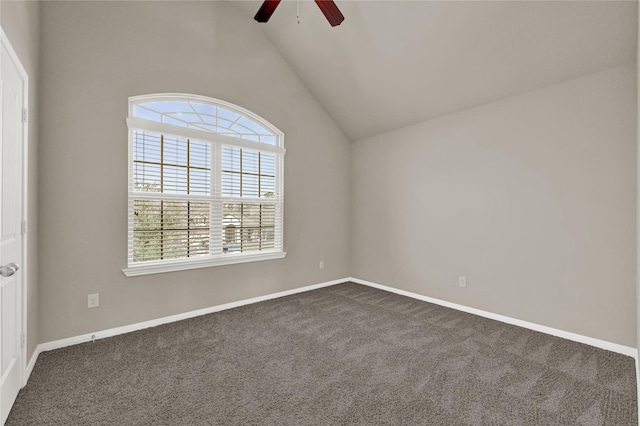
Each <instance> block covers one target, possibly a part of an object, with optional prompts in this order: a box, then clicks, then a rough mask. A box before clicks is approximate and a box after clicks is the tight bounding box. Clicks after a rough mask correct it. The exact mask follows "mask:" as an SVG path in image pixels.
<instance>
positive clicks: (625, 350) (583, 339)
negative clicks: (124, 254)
mask: <svg viewBox="0 0 640 426" xmlns="http://www.w3.org/2000/svg"><path fill="white" fill-rule="evenodd" d="M347 281H352V282H354V283H357V284H362V285H366V286H369V287H373V288H377V289H380V290H385V291H389V292H392V293H396V294H399V295H402V296H407V297H411V298H413V299H418V300H422V301H425V302H429V303H434V304H436V305H441V306H445V307H447V308H452V309H456V310H458V311H462V312H468V313H470V314H474V315H479V316H481V317H485V318H489V319H493V320H496V321H501V322H504V323H507V324H512V325H517V326H519V327H523V328H527V329H530V330H534V331H539V332H541V333H545V334H550V335H553V336H558V337H562V338H564V339H568V340H573V341H575V342H580V343H585V344H587V345H591V346H595V347H597V348H601V349H605V350H608V351H612V352H617V353H620V354H623V355H627V356H631V357H633V358H634V359H635V360H636V369H638V350H637V349H636V348H631V347H629V346H624V345H619V344H617V343H611V342H607V341H605V340H600V339H595V338H592V337H587V336H583V335H580V334H576V333H571V332H568V331H563V330H558V329H555V328H551V327H546V326H543V325H539V324H534V323H531V322H527V321H522V320H519V319H515V318H511V317H507V316H504V315H498V314H494V313H492V312H487V311H483V310H480V309H475V308H470V307H467V306H464V305H459V304H457V303H451V302H447V301H444V300H440V299H435V298H432V297H428V296H423V295H421V294H417V293H412V292H409V291H405V290H400V289H397V288H393V287H388V286H385V285H382V284H376V283H373V282H370V281H365V280H361V279H358V278H353V277H349V278H343V279H338V280H333V281H327V282H324V283H320V284H314V285H309V286H306V287H300V288H296V289H293V290H286V291H281V292H278V293H272V294H267V295H264V296H259V297H254V298H251V299H245V300H240V301H237V302H231V303H225V304H223V305H217V306H211V307H209V308H204V309H198V310H195V311H190V312H184V313H181V314H176V315H171V316H168V317H163V318H157V319H154V320H149V321H143V322H139V323H135V324H130V325H125V326H122V327H116V328H110V329H107V330H101V331H96V332H93V333H87V334H83V335H80V336H75V337H69V338H67V339H60V340H55V341H52V342H46V343H41V344H39V345H38V346H37V347H36V349H35V351H34V352H33V355H32V356H31V359H30V361H29V363H28V365H27V368H26V371H25V380H24V383H25V384H26V382H27V380H28V379H29V376H30V375H31V372H32V371H33V368H34V366H35V364H36V361H37V359H38V356H39V355H40V353H42V352H45V351H51V350H54V349H60V348H64V347H67V346H72V345H77V344H79V343H85V342H90V341H92V340H98V339H104V338H106V337H112V336H117V335H119V334H124V333H130V332H132V331H138V330H143V329H145V328H150V327H156V326H158V325H162V324H167V323H171V322H176V321H181V320H184V319H189V318H194V317H197V316H201V315H206V314H211V313H214V312H220V311H224V310H227V309H232V308H237V307H239V306H244V305H250V304H252V303H258V302H262V301H265V300H271V299H276V298H279V297H284V296H290V295H292V294H297V293H303V292H306V291H310V290H315V289H319V288H323V287H329V286H332V285H336V284H341V283H344V282H347ZM637 371H638V370H637ZM639 395H640V394H639Z"/></svg>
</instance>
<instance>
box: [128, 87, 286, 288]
mask: <svg viewBox="0 0 640 426" xmlns="http://www.w3.org/2000/svg"><path fill="white" fill-rule="evenodd" d="M162 101H189V102H199V103H204V104H209V105H214V106H219V107H222V108H225V109H227V110H230V111H232V112H234V113H237V114H240V115H242V116H244V117H246V118H248V119H250V120H253V121H255V122H256V123H258V124H260V125H261V126H263V127H265V128H266V129H267V130H269V131H271V132H272V133H273V134H274V136H275V137H276V143H275V144H273V145H272V144H269V143H264V142H256V141H252V140H247V139H241V138H235V137H232V136H226V135H223V134H218V133H213V132H207V131H204V130H198V129H193V128H188V127H181V126H175V125H172V124H168V123H160V122H157V121H153V120H147V119H144V118H140V117H134V116H133V113H134V106H135V105H138V104H140V103H146V102H162ZM126 123H127V127H128V157H129V158H128V182H127V205H128V210H129V212H128V215H127V267H126V268H123V269H122V272H123V273H124V275H125V276H127V277H132V276H139V275H148V274H157V273H164V272H175V271H183V270H191V269H199V268H208V267H213V266H222V265H233V264H239V263H247V262H259V261H265V260H274V259H282V258H284V257H285V256H286V255H287V253H286V252H285V251H284V193H283V186H284V154H285V153H286V150H285V148H284V133H283V132H282V131H280V130H279V129H278V128H276V127H275V126H273V125H272V124H271V123H269V122H268V121H267V120H265V119H264V118H262V117H260V116H258V115H257V114H254V113H253V112H251V111H248V110H246V109H244V108H242V107H239V106H237V105H234V104H231V103H229V102H225V101H222V100H219V99H215V98H210V97H205V96H200V95H191V94H179V93H162V94H152V95H142V96H132V97H130V98H129V115H128V117H127V119H126ZM135 131H143V132H144V131H146V132H154V133H161V134H164V135H168V136H175V137H181V138H189V139H197V140H200V141H205V142H210V143H212V148H213V147H215V146H218V149H219V147H220V146H221V145H227V146H234V147H237V148H241V149H248V150H257V151H262V152H270V153H274V154H277V155H278V157H279V160H278V162H279V166H278V165H277V166H276V167H278V168H279V178H278V180H277V182H276V185H277V186H278V187H279V194H280V197H279V202H278V204H279V206H280V221H279V222H280V223H279V229H280V235H279V239H280V247H279V248H275V249H270V250H262V251H256V252H246V253H225V254H223V255H220V256H218V255H213V256H206V257H204V256H203V257H193V258H182V259H171V260H154V261H145V262H130V256H131V250H132V249H133V248H132V246H131V244H132V243H130V239H131V235H132V234H131V233H132V232H133V230H132V226H133V214H132V210H131V209H132V205H133V204H132V203H133V201H132V200H133V199H134V198H132V197H133V196H134V195H133V194H134V191H133V190H132V182H133V160H134V157H133V155H134V153H133V145H134V144H133V135H134V132H135ZM216 172H217V173H220V171H219V170H218V171H216ZM212 191H214V188H212ZM135 194H136V195H135V197H139V196H141V198H146V196H145V193H144V192H142V193H135ZM146 195H149V196H152V197H157V196H158V194H157V193H154V194H153V195H152V194H146ZM165 196H166V198H167V199H170V198H172V194H165ZM165 196H163V198H165ZM212 197H216V201H217V202H220V203H221V204H222V203H224V202H225V201H227V198H226V197H223V196H222V195H221V194H217V196H216V195H215V194H214V192H212V194H211V196H205V197H203V198H205V199H211V198H212ZM178 198H182V197H181V196H178ZM189 198H198V197H197V196H193V195H192V196H190V197H189ZM252 200H254V198H249V197H247V198H245V199H244V200H243V201H242V202H246V203H251V202H252ZM256 200H257V199H256ZM235 202H238V200H237V199H236V200H235ZM219 225H220V226H221V225H222V224H219ZM212 226H214V224H212ZM216 226H217V225H216ZM276 227H278V224H276Z"/></svg>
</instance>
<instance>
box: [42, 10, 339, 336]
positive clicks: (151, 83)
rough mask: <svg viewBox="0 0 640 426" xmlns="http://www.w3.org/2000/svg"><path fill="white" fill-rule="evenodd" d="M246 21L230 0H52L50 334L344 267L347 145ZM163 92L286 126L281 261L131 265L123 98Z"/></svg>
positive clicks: (47, 192) (45, 114)
mask: <svg viewBox="0 0 640 426" xmlns="http://www.w3.org/2000/svg"><path fill="white" fill-rule="evenodd" d="M246 18H247V17H246V16H242V15H241V14H240V12H239V11H238V10H237V9H236V8H235V7H234V6H232V5H229V4H226V3H224V2H175V3H174V2H70V3H69V2H45V3H43V4H42V26H41V31H42V43H41V52H42V56H41V66H42V76H43V78H42V87H41V98H40V101H41V103H42V109H41V111H42V115H41V123H42V129H43V131H42V143H41V147H40V148H41V157H40V158H41V164H40V166H41V167H40V173H41V185H40V236H41V241H40V242H41V246H40V249H41V250H40V253H41V257H40V258H41V262H40V267H41V271H46V274H45V273H43V274H41V295H40V296H41V315H42V318H44V319H46V321H43V323H42V329H41V337H42V338H41V341H43V342H46V341H52V340H55V339H60V338H65V337H70V336H76V335H79V334H83V333H88V332H92V331H98V330H102V329H107V328H111V327H116V326H121V325H126V324H131V323H136V322H140V321H145V320H149V319H153V318H158V317H163V316H167V315H171V314H176V313H181V312H185V311H190V310H195V309H200V308H204V307H209V306H213V305H218V304H222V303H226V302H231V301H237V300H241V299H245V298H250V297H255V296H260V295H265V294H270V293H274V292H278V291H283V290H288V289H293V288H297V287H302V286H305V285H309V284H315V283H320V282H325V281H329V280H333V279H337V278H341V277H346V276H348V274H349V261H350V259H349V253H350V250H349V248H350V247H349V239H348V222H349V171H348V170H349V169H348V167H349V162H350V144H349V142H348V140H347V139H346V138H345V137H344V135H343V134H342V133H341V131H340V130H339V129H338V128H337V127H336V126H335V124H334V123H333V122H332V121H331V119H330V118H329V117H328V116H327V114H326V113H325V111H324V110H323V109H322V107H321V106H320V105H319V104H318V103H317V101H316V100H315V99H314V98H313V97H312V96H311V95H310V94H309V92H308V91H307V90H306V88H305V87H304V86H303V84H302V83H301V82H300V80H299V79H298V78H297V77H296V75H295V74H294V73H293V72H292V71H291V69H290V68H289V66H288V65H287V64H286V63H285V61H284V60H283V59H282V57H281V56H280V54H279V53H278V52H277V51H276V50H275V48H274V47H273V46H272V45H271V44H270V42H269V41H268V40H267V39H266V38H265V37H264V36H263V33H262V31H261V29H260V28H259V27H258V26H257V25H255V23H254V22H253V21H252V20H247V19H246ZM156 92H182V93H194V94H200V95H205V96H211V97H214V98H218V99H222V100H225V101H229V102H232V103H235V104H237V105H240V106H242V107H244V108H247V109H249V110H251V111H253V112H255V113H257V114H259V115H261V116H262V117H264V118H265V119H267V120H268V121H270V122H271V123H273V124H274V125H275V126H277V127H278V128H280V129H281V130H282V131H283V132H284V133H285V146H286V148H287V155H286V157H285V214H284V217H285V227H284V233H285V241H284V244H285V250H286V251H287V252H288V254H287V257H286V258H285V259H282V260H275V261H265V262H257V263H251V264H241V265H229V266H221V267H213V268H206V269H199V270H191V271H183V272H174V273H166V274H157V275H148V276H142V277H133V278H126V277H125V276H124V275H123V273H122V272H121V269H122V268H124V267H125V266H126V259H127V128H126V124H125V118H126V116H127V98H128V97H129V96H132V95H141V94H147V93H156ZM319 260H324V262H325V269H324V270H319V268H318V261H319ZM89 293H99V294H100V307H98V308H94V309H87V294H89Z"/></svg>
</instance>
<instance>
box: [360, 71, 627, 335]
mask: <svg viewBox="0 0 640 426" xmlns="http://www.w3.org/2000/svg"><path fill="white" fill-rule="evenodd" d="M636 120H637V115H636V65H635V64H630V65H627V66H622V67H618V68H613V69H609V70H605V71H603V72H600V73H597V74H593V75H589V76H585V77H583V78H579V79H576V80H571V81H567V82H565V83H562V84H559V85H555V86H550V87H548V88H545V89H543V90H538V91H534V92H529V93H526V94H523V95H520V96H516V97H512V98H508V99H504V100H501V101H499V102H495V103H491V104H488V105H485V106H481V107H478V108H474V109H471V110H466V111H463V112H460V113H456V114H452V115H449V116H446V117H442V118H439V119H435V120H432V121H428V122H425V123H422V124H419V125H415V126H412V127H407V128H403V129H400V130H398V131H394V132H391V133H387V134H383V135H378V136H376V137H372V138H368V139H365V140H359V141H357V142H355V143H354V146H353V151H352V158H353V162H352V164H353V170H352V179H353V183H352V185H353V187H352V192H353V207H352V209H353V216H352V235H353V247H354V249H355V251H354V255H353V264H352V271H353V272H352V273H353V276H356V277H358V278H362V279H365V280H370V281H373V282H377V283H380V284H385V285H389V286H393V287H396V288H400V289H404V290H408V291H412V292H416V293H420V294H424V295H428V296H431V297H436V298H439V299H443V300H447V301H450V302H455V303H459V304H462V305H466V306H470V307H474V308H479V309H483V310H486V311H489V312H494V313H497V314H502V315H507V316H510V317H513V318H518V319H521V320H525V321H530V322H534V323H537V324H541V325H545V326H550V327H555V328H558V329H561V330H566V331H570V332H575V333H579V334H582V335H585V336H591V337H595V338H599V339H604V340H607V341H611V342H615V343H619V344H623V345H628V346H632V347H635V346H636V303H635V300H636V295H635V291H636V289H635V270H636V263H635V262H636V258H635V236H636ZM460 275H464V276H467V280H468V284H467V285H468V287H467V288H466V289H463V288H460V287H458V276H460Z"/></svg>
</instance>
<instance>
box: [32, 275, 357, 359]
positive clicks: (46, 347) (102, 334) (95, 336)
mask: <svg viewBox="0 0 640 426" xmlns="http://www.w3.org/2000/svg"><path fill="white" fill-rule="evenodd" d="M345 281H347V279H346V278H345V279H339V280H334V281H327V282H324V283H320V284H313V285H309V286H306V287H300V288H295V289H293V290H286V291H281V292H278V293H272V294H267V295H264V296H258V297H253V298H251V299H244V300H239V301H237V302H230V303H225V304H223V305H217V306H211V307H209V308H204V309H198V310H195V311H189V312H184V313H181V314H176V315H170V316H168V317H162V318H157V319H153V320H149V321H143V322H139V323H135V324H129V325H125V326H122V327H116V328H110V329H107V330H100V331H96V332H93V333H87V334H83V335H80V336H75V337H69V338H67V339H60V340H54V341H52V342H47V343H41V344H39V345H38V349H39V350H38V349H36V353H38V354H39V353H40V352H45V351H51V350H54V349H60V348H64V347H67V346H71V345H77V344H79V343H85V342H90V341H92V340H99V339H104V338H106V337H112V336H117V335H119V334H124V333H130V332H132V331H138V330H143V329H145V328H150V327H156V326H158V325H162V324H167V323H171V322H176V321H181V320H185V319H189V318H194V317H199V316H201V315H206V314H211V313H214V312H220V311H224V310H227V309H232V308H237V307H239V306H244V305H250V304H252V303H258V302H263V301H265V300H271V299H276V298H278V297H284V296H290V295H292V294H296V293H303V292H305V291H310V290H315V289H318V288H322V287H329V286H332V285H336V284H340V283H343V282H345ZM36 357H37V356H36ZM31 368H33V367H31Z"/></svg>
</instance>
